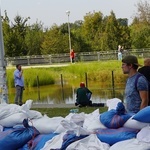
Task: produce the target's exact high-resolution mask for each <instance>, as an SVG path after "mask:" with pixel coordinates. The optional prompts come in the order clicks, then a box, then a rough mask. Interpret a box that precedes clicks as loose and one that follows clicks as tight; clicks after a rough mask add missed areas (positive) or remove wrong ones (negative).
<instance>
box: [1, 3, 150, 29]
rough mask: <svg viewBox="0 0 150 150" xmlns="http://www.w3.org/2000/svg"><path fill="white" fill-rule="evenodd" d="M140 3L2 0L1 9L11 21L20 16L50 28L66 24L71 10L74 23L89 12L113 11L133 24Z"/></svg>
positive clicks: (118, 16)
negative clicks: (67, 13)
mask: <svg viewBox="0 0 150 150" xmlns="http://www.w3.org/2000/svg"><path fill="white" fill-rule="evenodd" d="M148 1H149V0H148ZM138 2H139V0H0V7H1V15H4V10H6V11H7V14H8V17H9V18H10V20H11V21H13V20H14V18H15V16H16V15H17V14H18V15H20V16H21V17H23V18H27V17H30V18H31V19H30V20H29V23H30V24H32V23H35V22H36V21H41V22H42V23H43V24H44V26H45V27H50V26H51V25H53V24H54V23H56V24H57V25H61V24H63V23H66V22H67V21H68V17H67V15H66V11H67V10H70V16H69V20H70V22H72V23H74V22H75V21H76V20H83V17H84V16H85V15H86V13H88V12H93V11H95V12H98V11H101V12H102V13H103V15H104V16H106V15H110V12H111V10H113V12H114V13H115V15H116V18H127V19H128V20H129V23H131V21H132V18H133V16H134V15H135V13H136V12H137V7H136V5H137V3H138Z"/></svg>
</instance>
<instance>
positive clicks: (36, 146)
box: [19, 133, 57, 150]
mask: <svg viewBox="0 0 150 150" xmlns="http://www.w3.org/2000/svg"><path fill="white" fill-rule="evenodd" d="M56 135H57V134H56V133H49V134H40V135H38V136H36V138H35V139H34V140H30V141H29V142H28V143H27V144H25V145H24V146H23V147H22V148H20V149H19V150H29V149H31V150H40V149H41V148H43V147H44V145H45V143H46V142H47V141H48V140H50V139H52V138H53V137H54V136H56Z"/></svg>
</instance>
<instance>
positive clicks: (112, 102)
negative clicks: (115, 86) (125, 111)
mask: <svg viewBox="0 0 150 150" xmlns="http://www.w3.org/2000/svg"><path fill="white" fill-rule="evenodd" d="M119 102H122V101H121V100H120V99H118V98H113V99H108V100H107V101H106V106H107V107H108V111H109V110H111V109H116V107H117V104H118V103H119Z"/></svg>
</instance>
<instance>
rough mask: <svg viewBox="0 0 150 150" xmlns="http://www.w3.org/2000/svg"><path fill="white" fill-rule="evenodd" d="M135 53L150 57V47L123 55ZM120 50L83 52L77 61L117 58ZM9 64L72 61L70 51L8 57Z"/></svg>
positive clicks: (131, 50) (140, 56)
mask: <svg viewBox="0 0 150 150" xmlns="http://www.w3.org/2000/svg"><path fill="white" fill-rule="evenodd" d="M129 54H132V55H135V56H137V57H138V58H147V57H150V48H146V49H129V50H124V51H123V54H122V55H123V57H124V56H125V55H129ZM117 59H118V51H117V50H111V51H99V52H83V53H76V54H75V61H76V62H84V61H101V60H117ZM6 62H7V66H13V65H16V64H22V65H36V64H56V63H68V62H70V55H69V53H62V54H52V55H35V56H19V57H7V58H6Z"/></svg>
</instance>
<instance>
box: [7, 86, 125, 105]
mask: <svg viewBox="0 0 150 150" xmlns="http://www.w3.org/2000/svg"><path fill="white" fill-rule="evenodd" d="M77 88H78V87H77V86H72V85H64V87H63V88H62V87H61V86H60V85H49V86H41V87H40V88H37V87H34V88H26V89H25V90H24V94H23V101H24V102H25V101H26V100H28V99H31V100H33V102H34V103H36V104H61V103H63V104H74V103H75V100H76V89H77ZM89 89H90V90H91V91H92V93H93V94H92V98H91V100H92V102H93V103H105V102H106V100H107V99H111V98H115V97H116V98H119V99H121V100H123V97H124V88H122V87H119V88H117V87H116V89H115V91H113V90H112V88H110V87H109V88H108V87H103V86H100V85H94V84H93V86H90V88H89ZM8 93H9V102H10V103H13V102H14V97H15V89H14V88H12V89H8Z"/></svg>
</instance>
